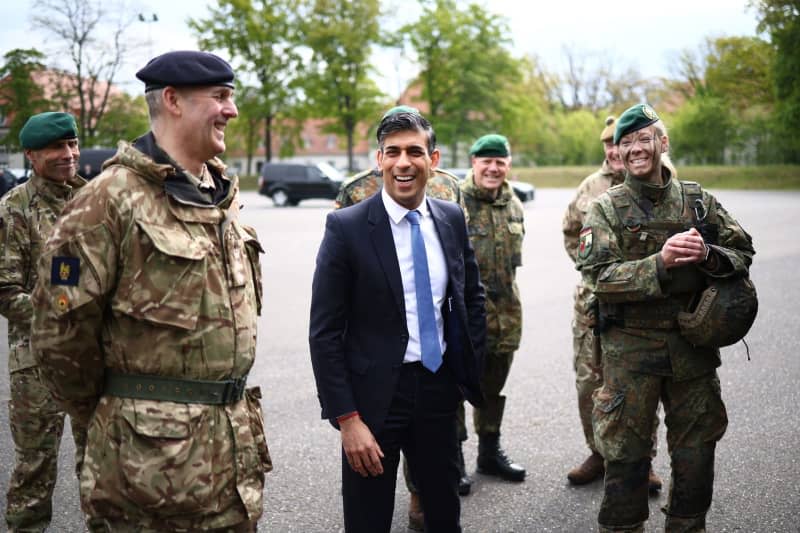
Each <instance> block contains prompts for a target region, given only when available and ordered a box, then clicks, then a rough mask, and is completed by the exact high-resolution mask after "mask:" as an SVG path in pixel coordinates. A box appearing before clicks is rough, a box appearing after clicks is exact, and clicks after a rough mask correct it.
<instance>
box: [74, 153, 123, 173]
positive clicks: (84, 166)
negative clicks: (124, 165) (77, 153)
mask: <svg viewBox="0 0 800 533" xmlns="http://www.w3.org/2000/svg"><path fill="white" fill-rule="evenodd" d="M116 153H117V150H116V149H114V148H87V149H85V150H81V157H80V159H78V175H79V176H80V177H82V178H85V179H87V180H90V179H92V178H94V177H95V176H97V175H98V174H100V172H102V170H103V163H105V162H106V160H108V159H111V158H112V157H113V156H114V154H116Z"/></svg>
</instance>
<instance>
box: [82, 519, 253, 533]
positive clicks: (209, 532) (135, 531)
mask: <svg viewBox="0 0 800 533" xmlns="http://www.w3.org/2000/svg"><path fill="white" fill-rule="evenodd" d="M97 531H103V532H107V533H167V532H170V533H173V532H175V533H177V532H178V531H190V530H188V529H187V530H180V529H175V528H173V527H169V528H165V529H152V528H148V527H144V526H140V525H137V524H131V523H129V522H125V521H119V522H117V521H110V520H106V521H105V522H104V525H103V528H102V529H98V530H97ZM191 531H195V530H191ZM256 531H258V523H257V521H255V520H254V521H252V522H243V523H241V524H239V525H236V526H230V527H223V528H218V529H203V532H204V533H255V532H256Z"/></svg>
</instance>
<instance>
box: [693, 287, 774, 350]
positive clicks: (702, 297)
mask: <svg viewBox="0 0 800 533" xmlns="http://www.w3.org/2000/svg"><path fill="white" fill-rule="evenodd" d="M698 296H699V297H698V298H695V301H694V302H692V305H690V307H689V309H688V310H687V311H681V312H680V313H678V325H679V326H680V330H681V335H683V336H684V338H685V339H686V340H688V341H689V342H691V343H692V344H693V345H694V346H704V347H708V348H721V347H723V346H729V345H731V344H734V343H735V342H738V341H740V340H741V339H742V338H744V336H745V335H747V332H748V331H749V330H750V326H752V325H753V321H755V319H756V313H757V312H758V297H757V296H756V288H755V286H754V285H753V282H752V281H750V278H748V277H747V276H741V277H738V278H736V279H728V278H721V279H715V280H714V281H712V282H711V284H710V285H709V287H707V288H706V289H705V290H704V291H703V292H701V293H699V295H698Z"/></svg>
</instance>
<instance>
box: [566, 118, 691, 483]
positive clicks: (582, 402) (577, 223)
mask: <svg viewBox="0 0 800 533" xmlns="http://www.w3.org/2000/svg"><path fill="white" fill-rule="evenodd" d="M615 130H616V118H615V117H613V116H609V117H608V118H606V121H605V127H604V128H603V131H602V132H600V141H601V142H602V143H603V151H604V152H605V156H606V157H605V160H604V161H603V165H602V166H601V167H600V169H599V170H597V172H594V173H593V174H591V175H589V176H587V177H586V179H584V180H583V181H582V182H581V184H580V185H579V186H578V190H577V192H576V193H575V196H574V197H573V199H572V201H571V202H570V203H569V205H568V206H567V210H566V212H565V213H564V219H563V221H562V224H561V227H562V231H563V233H564V248H565V249H566V251H567V254H568V255H569V258H570V259H571V260H572V261H573V262H575V261H576V260H577V258H578V257H577V256H578V237H579V235H580V232H581V228H582V227H583V220H584V218H585V217H586V211H587V210H588V209H589V205H590V204H591V203H592V200H594V199H595V198H597V197H598V196H600V195H601V194H603V193H604V192H606V191H607V190H608V189H609V187H612V186H614V185H619V184H620V183H622V182H623V180H624V179H625V166H624V165H623V164H622V159H621V158H620V156H619V147H618V146H617V145H616V144H614V131H615ZM662 160H663V161H664V163H665V164H666V165H667V167H668V168H669V169H670V170H671V171H672V173H673V174H672V175H673V177H675V176H676V174H675V172H674V169H673V167H672V164H671V163H669V162H668V160H667V155H666V154H664V157H663V159H662ZM574 298H575V308H574V317H573V320H572V345H573V353H574V355H573V368H574V369H575V388H576V389H577V391H578V413H579V415H580V420H581V426H582V428H583V435H584V438H585V439H586V446H587V447H588V448H589V450H590V452H591V454H590V455H589V457H587V458H586V460H585V461H583V462H582V463H581V464H579V465H578V466H576V467H574V468H572V469H571V470H570V471H569V472H568V473H567V479H568V480H569V482H570V483H572V484H573V485H585V484H586V483H591V482H592V481H595V480H596V479H598V478H602V476H603V474H604V473H605V466H604V460H603V456H602V455H600V452H599V451H597V446H596V445H595V442H594V431H593V430H592V393H593V392H594V391H595V389H597V388H599V387H600V386H601V385H602V384H603V367H602V361H601V359H602V357H601V354H598V353H596V352H597V351H598V350H597V343H596V342H595V341H596V339H595V337H594V334H593V333H592V327H593V326H594V325H595V318H596V317H595V314H596V313H595V310H594V308H593V302H594V301H595V300H594V297H593V296H592V293H591V292H590V291H589V289H588V288H587V287H586V285H585V284H584V283H583V282H581V283H579V284H578V286H577V287H575V295H574ZM657 429H658V418H656V419H655V424H654V426H653V450H652V454H651V455H652V457H653V458H655V456H656V433H657ZM648 484H649V489H650V492H651V493H657V492H658V491H660V490H661V486H662V481H661V478H660V477H659V476H658V475H657V474H656V473H655V472H654V471H653V469H652V468H651V469H650V474H649V481H648Z"/></svg>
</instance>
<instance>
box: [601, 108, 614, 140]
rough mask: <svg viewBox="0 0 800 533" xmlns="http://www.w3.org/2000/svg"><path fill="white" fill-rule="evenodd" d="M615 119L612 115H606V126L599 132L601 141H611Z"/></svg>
mask: <svg viewBox="0 0 800 533" xmlns="http://www.w3.org/2000/svg"><path fill="white" fill-rule="evenodd" d="M616 121H617V119H616V118H615V117H614V115H609V116H608V117H606V127H605V128H603V131H601V132H600V140H601V141H603V142H611V141H612V140H613V139H614V130H616V129H617V125H616Z"/></svg>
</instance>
